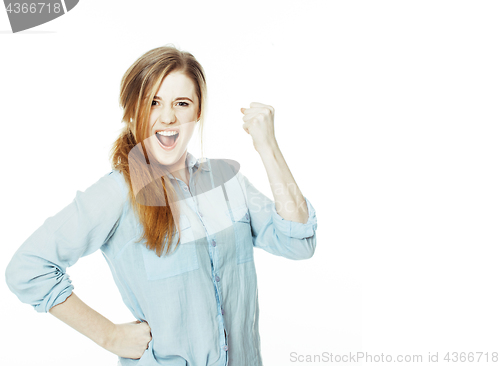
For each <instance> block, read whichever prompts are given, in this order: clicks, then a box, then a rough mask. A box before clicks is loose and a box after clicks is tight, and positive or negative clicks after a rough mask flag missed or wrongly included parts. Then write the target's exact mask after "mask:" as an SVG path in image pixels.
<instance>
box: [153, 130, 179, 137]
mask: <svg viewBox="0 0 500 366" xmlns="http://www.w3.org/2000/svg"><path fill="white" fill-rule="evenodd" d="M157 133H159V134H160V135H163V136H173V135H177V134H178V133H179V132H177V131H158V132H157Z"/></svg>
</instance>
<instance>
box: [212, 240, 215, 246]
mask: <svg viewBox="0 0 500 366" xmlns="http://www.w3.org/2000/svg"><path fill="white" fill-rule="evenodd" d="M212 246H213V247H215V240H214V239H212Z"/></svg>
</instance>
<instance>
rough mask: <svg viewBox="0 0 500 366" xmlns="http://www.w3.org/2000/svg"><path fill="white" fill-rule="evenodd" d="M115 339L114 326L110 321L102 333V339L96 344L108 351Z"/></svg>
mask: <svg viewBox="0 0 500 366" xmlns="http://www.w3.org/2000/svg"><path fill="white" fill-rule="evenodd" d="M115 339H116V324H115V323H113V322H111V321H110V322H109V324H107V326H106V328H105V331H104V332H103V335H102V338H101V339H100V340H99V341H98V342H97V344H99V345H100V346H101V347H102V348H104V349H107V350H109V349H110V348H112V347H113V344H114V342H115Z"/></svg>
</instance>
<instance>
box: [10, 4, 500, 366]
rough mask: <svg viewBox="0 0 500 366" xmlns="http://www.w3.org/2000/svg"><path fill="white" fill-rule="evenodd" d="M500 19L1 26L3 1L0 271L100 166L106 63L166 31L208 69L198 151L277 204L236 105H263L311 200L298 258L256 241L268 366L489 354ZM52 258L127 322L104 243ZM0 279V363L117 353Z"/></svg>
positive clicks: (468, 9)
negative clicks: (307, 243)
mask: <svg viewBox="0 0 500 366" xmlns="http://www.w3.org/2000/svg"><path fill="white" fill-rule="evenodd" d="M499 13H500V5H499V4H498V2H496V1H480V2H478V1H418V2H417V1H307V2H306V1H290V0H288V1H286V2H285V1H248V2H234V1H225V2H214V1H186V2H184V1H176V2H173V1H160V0H155V1H153V0H147V1H145V0H142V1H134V2H132V1H116V0H113V1H111V0H107V1H97V0H82V1H81V2H80V3H79V4H78V5H77V6H76V7H75V8H74V9H73V10H71V11H70V12H68V13H67V14H66V15H64V16H62V17H60V18H58V19H55V20H54V21H52V22H49V23H47V24H44V25H41V26H38V27H36V28H33V29H31V30H28V31H24V32H21V33H18V34H12V33H11V31H10V25H9V22H8V18H7V14H6V13H5V12H3V11H0V31H1V32H0V49H1V55H2V56H1V61H0V66H1V68H0V69H1V71H0V72H1V76H0V80H1V81H0V113H1V128H2V143H1V147H0V149H1V154H2V160H1V162H2V163H1V165H2V170H3V172H2V180H1V188H2V201H1V202H2V208H3V209H2V220H1V225H2V226H1V232H2V238H3V243H2V245H1V249H0V250H1V251H2V252H1V255H0V267H1V268H2V269H3V270H5V267H6V266H7V264H8V262H9V260H10V258H11V257H12V255H13V254H14V252H15V250H16V249H17V248H18V247H19V246H20V245H21V244H22V243H23V242H24V240H26V239H27V238H28V236H29V235H30V234H31V233H32V232H33V231H34V230H35V229H37V228H38V227H39V226H40V225H41V224H42V223H43V222H44V220H45V219H46V218H47V217H49V216H52V215H54V214H55V213H57V212H59V211H60V210H61V209H62V208H63V207H64V206H66V205H67V204H69V203H70V202H71V201H72V200H73V198H74V197H75V194H76V191H77V190H85V189H86V188H87V187H89V186H90V185H91V184H93V183H94V182H95V181H97V179H99V178H100V177H101V176H103V175H104V174H106V173H107V172H109V171H110V163H109V161H108V153H109V149H110V147H111V144H112V142H113V141H114V140H115V139H116V137H117V135H118V131H119V129H120V128H121V123H120V121H121V110H120V108H119V106H118V93H119V84H120V80H121V77H122V75H123V73H124V72H125V71H126V69H127V68H128V67H129V66H130V65H131V64H132V63H133V62H134V61H135V60H136V59H137V58H138V57H139V56H140V55H142V54H143V53H144V52H146V51H148V50H150V49H152V48H154V47H158V46H161V45H165V44H168V43H172V44H174V45H175V46H177V47H179V48H181V49H182V50H186V51H189V52H191V53H193V54H194V55H195V57H196V58H197V59H198V60H199V61H200V62H201V64H202V65H203V67H204V68H205V71H206V73H207V79H208V90H209V105H208V115H207V120H206V131H205V135H204V147H205V149H204V153H205V156H208V157H210V158H229V159H233V160H236V161H238V162H240V163H241V165H242V172H243V173H244V174H245V175H246V176H247V177H249V179H250V180H251V181H252V182H253V183H254V185H255V186H256V187H257V188H258V189H260V190H261V191H262V192H263V193H265V194H266V195H268V197H271V198H272V194H271V190H270V188H269V185H268V180H267V175H266V171H265V168H264V166H263V164H262V161H261V160H260V157H259V155H258V153H257V152H256V151H255V150H254V148H253V145H252V141H251V137H250V136H249V135H247V133H246V132H245V131H244V130H243V129H242V128H241V124H242V119H241V117H242V114H241V112H240V110H239V109H240V107H249V104H250V102H253V101H255V102H261V103H265V104H270V105H272V106H273V107H274V108H275V110H276V114H275V132H276V137H277V141H278V144H279V146H280V148H281V151H282V153H283V155H284V157H285V159H286V161H287V164H288V166H289V167H290V169H291V171H292V173H293V176H294V178H295V180H296V182H297V184H298V185H299V187H300V189H301V191H302V193H303V194H304V195H305V196H306V197H307V198H308V199H309V200H310V201H311V203H312V204H313V206H314V207H315V209H316V211H317V217H318V230H317V249H316V252H315V255H314V256H313V257H312V258H311V259H309V260H306V261H292V260H287V259H284V258H281V257H276V256H272V255H270V254H269V253H267V252H264V251H261V250H256V252H255V261H256V266H257V271H258V281H259V299H260V306H261V325H260V332H261V342H262V355H263V361H264V364H265V365H266V366H285V365H296V364H305V362H304V363H300V362H292V361H293V359H292V358H291V357H290V354H291V353H292V352H297V354H301V355H313V354H320V353H321V352H331V353H333V354H348V353H349V352H368V353H370V354H372V355H379V356H380V355H381V354H384V355H388V354H390V355H392V356H393V357H396V355H398V354H402V355H407V354H410V355H411V354H421V355H423V356H424V360H426V358H427V355H428V353H429V352H432V353H436V352H439V356H440V359H441V362H439V364H443V365H444V364H450V363H446V362H444V361H443V360H442V357H444V354H445V353H446V352H452V351H455V352H489V353H490V355H491V352H495V351H496V352H500V347H499V345H500V332H499V325H500V316H499V307H500V298H499V291H498V282H499V278H500V276H499V274H500V273H499V272H500V269H499V265H498V261H499V251H498V245H499V237H500V234H499V220H500V194H499V192H500V190H499V187H500V172H499V168H498V162H499V153H500V144H499V143H498V141H499V137H500V136H499V133H500V127H499V97H500V91H499V90H500V89H499V88H500V87H499V85H500V71H499V70H500V68H499V66H498V65H500V51H499V41H500V23H499V22H498V19H499V16H500V14H499ZM197 137H198V136H197V135H196V134H195V135H194V137H193V140H192V142H191V146H190V149H189V150H190V151H191V152H192V153H193V154H194V155H195V156H200V150H199V143H198V139H197ZM68 273H69V274H70V276H71V278H72V280H73V285H74V286H75V293H76V294H77V295H78V296H79V297H80V298H81V299H82V300H84V301H85V302H86V303H87V304H88V305H89V306H91V307H92V308H94V309H95V310H97V311H98V312H100V313H101V314H103V315H104V316H106V317H107V318H108V319H110V320H111V321H113V322H115V323H121V322H129V321H133V320H135V319H134V318H133V316H132V315H131V314H130V312H129V311H128V309H127V308H126V307H125V305H124V304H123V302H122V300H121V297H120V295H119V292H118V290H117V288H116V286H115V284H114V282H113V280H112V277H111V273H110V271H109V268H108V267H107V264H106V262H105V260H104V258H103V256H102V255H101V254H100V253H99V251H98V252H95V253H94V254H92V255H90V256H88V257H84V258H81V259H80V261H79V262H78V263H77V264H75V265H74V266H73V267H71V268H68ZM0 292H1V295H0V296H1V299H2V301H1V302H0V306H1V308H0V311H1V314H3V319H2V333H3V334H2V336H3V337H2V338H3V341H2V344H1V348H2V350H1V356H0V358H1V359H2V361H1V363H2V364H5V365H19V366H25V365H26V366H27V365H38V366H42V365H75V366H76V365H89V364H92V365H103V366H105V365H106V366H107V365H112V366H114V365H115V364H116V360H117V356H116V355H114V354H112V353H109V352H108V351H106V350H105V349H103V348H101V347H99V346H98V345H96V344H95V343H94V342H92V341H91V340H89V339H88V338H86V337H85V336H83V335H81V334H80V333H78V332H77V331H75V330H73V329H72V328H70V327H69V326H68V325H66V324H65V323H63V322H61V321H59V320H58V319H57V318H55V317H53V316H52V315H50V314H40V313H37V312H35V311H34V309H33V308H32V307H31V306H30V305H26V304H22V303H21V302H20V301H19V299H18V298H17V297H16V296H15V295H14V294H13V293H12V292H10V291H9V289H8V288H7V286H6V283H5V281H0ZM476 356H477V355H476ZM482 360H485V356H483V359H482ZM490 361H491V360H490ZM323 363H325V364H328V363H327V362H317V363H316V364H323ZM307 364H312V363H307ZM330 364H331V363H330ZM490 364H492V362H490ZM231 366H239V365H231Z"/></svg>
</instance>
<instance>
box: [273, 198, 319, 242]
mask: <svg viewBox="0 0 500 366" xmlns="http://www.w3.org/2000/svg"><path fill="white" fill-rule="evenodd" d="M303 197H304V199H305V201H306V204H307V212H308V213H309V218H308V219H307V222H306V223H305V224H304V223H301V222H296V221H290V220H285V219H284V218H283V217H281V216H280V215H279V214H278V212H277V211H276V204H273V205H272V214H271V216H272V218H273V225H274V227H275V228H276V229H278V230H279V231H280V232H281V233H283V234H284V235H286V236H288V237H290V238H297V239H304V238H309V237H311V236H313V235H314V233H315V231H316V228H317V227H318V223H317V219H316V210H315V209H314V207H313V206H312V204H311V202H309V200H308V199H307V198H306V197H305V196H303Z"/></svg>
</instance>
